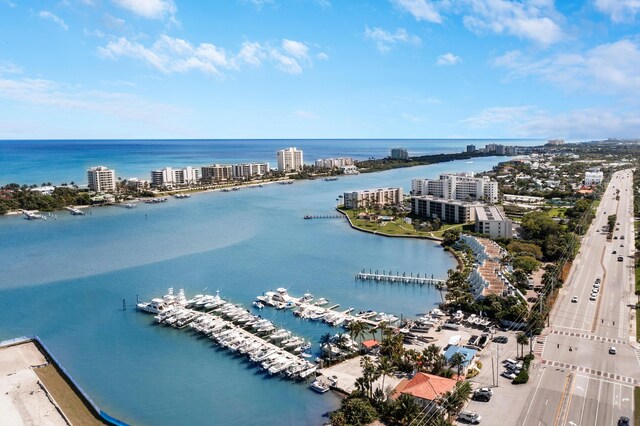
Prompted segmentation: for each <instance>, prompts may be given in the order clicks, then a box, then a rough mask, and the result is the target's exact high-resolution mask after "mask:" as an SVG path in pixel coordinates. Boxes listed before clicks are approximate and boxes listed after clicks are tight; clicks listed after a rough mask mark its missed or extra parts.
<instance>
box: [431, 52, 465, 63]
mask: <svg viewBox="0 0 640 426" xmlns="http://www.w3.org/2000/svg"><path fill="white" fill-rule="evenodd" d="M460 62H462V58H461V57H460V56H456V55H454V54H453V53H451V52H448V53H445V54H443V55H440V56H438V60H437V61H436V64H437V65H440V66H442V65H456V64H459V63H460Z"/></svg>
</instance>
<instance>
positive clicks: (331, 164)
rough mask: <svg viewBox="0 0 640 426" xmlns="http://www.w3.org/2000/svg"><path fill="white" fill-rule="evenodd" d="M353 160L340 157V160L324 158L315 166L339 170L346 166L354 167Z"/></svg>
mask: <svg viewBox="0 0 640 426" xmlns="http://www.w3.org/2000/svg"><path fill="white" fill-rule="evenodd" d="M352 165H353V158H350V157H340V158H323V159H319V160H316V162H315V166H316V167H319V168H322V169H339V168H341V167H345V166H352Z"/></svg>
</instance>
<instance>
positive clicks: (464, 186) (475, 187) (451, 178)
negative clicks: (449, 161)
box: [411, 173, 498, 203]
mask: <svg viewBox="0 0 640 426" xmlns="http://www.w3.org/2000/svg"><path fill="white" fill-rule="evenodd" d="M411 193H412V195H433V196H435V197H439V198H445V199H451V200H465V201H474V200H484V201H486V202H488V203H496V202H497V201H498V182H496V181H494V180H491V179H489V178H488V177H487V176H483V177H479V178H477V177H474V175H473V173H459V174H443V175H440V178H439V179H413V180H412V181H411Z"/></svg>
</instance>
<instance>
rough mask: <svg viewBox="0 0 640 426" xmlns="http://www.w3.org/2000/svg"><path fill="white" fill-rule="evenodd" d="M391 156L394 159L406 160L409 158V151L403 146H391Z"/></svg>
mask: <svg viewBox="0 0 640 426" xmlns="http://www.w3.org/2000/svg"><path fill="white" fill-rule="evenodd" d="M391 158H393V159H396V160H406V159H408V158H409V152H408V151H407V150H406V149H405V148H392V149H391Z"/></svg>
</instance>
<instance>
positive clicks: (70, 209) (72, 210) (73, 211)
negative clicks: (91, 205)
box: [64, 207, 85, 216]
mask: <svg viewBox="0 0 640 426" xmlns="http://www.w3.org/2000/svg"><path fill="white" fill-rule="evenodd" d="M64 209H65V210H67V211H68V212H69V213H71V214H72V215H73V216H84V215H85V213H84V212H83V211H82V210H80V209H76V208H74V207H65V208H64Z"/></svg>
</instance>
